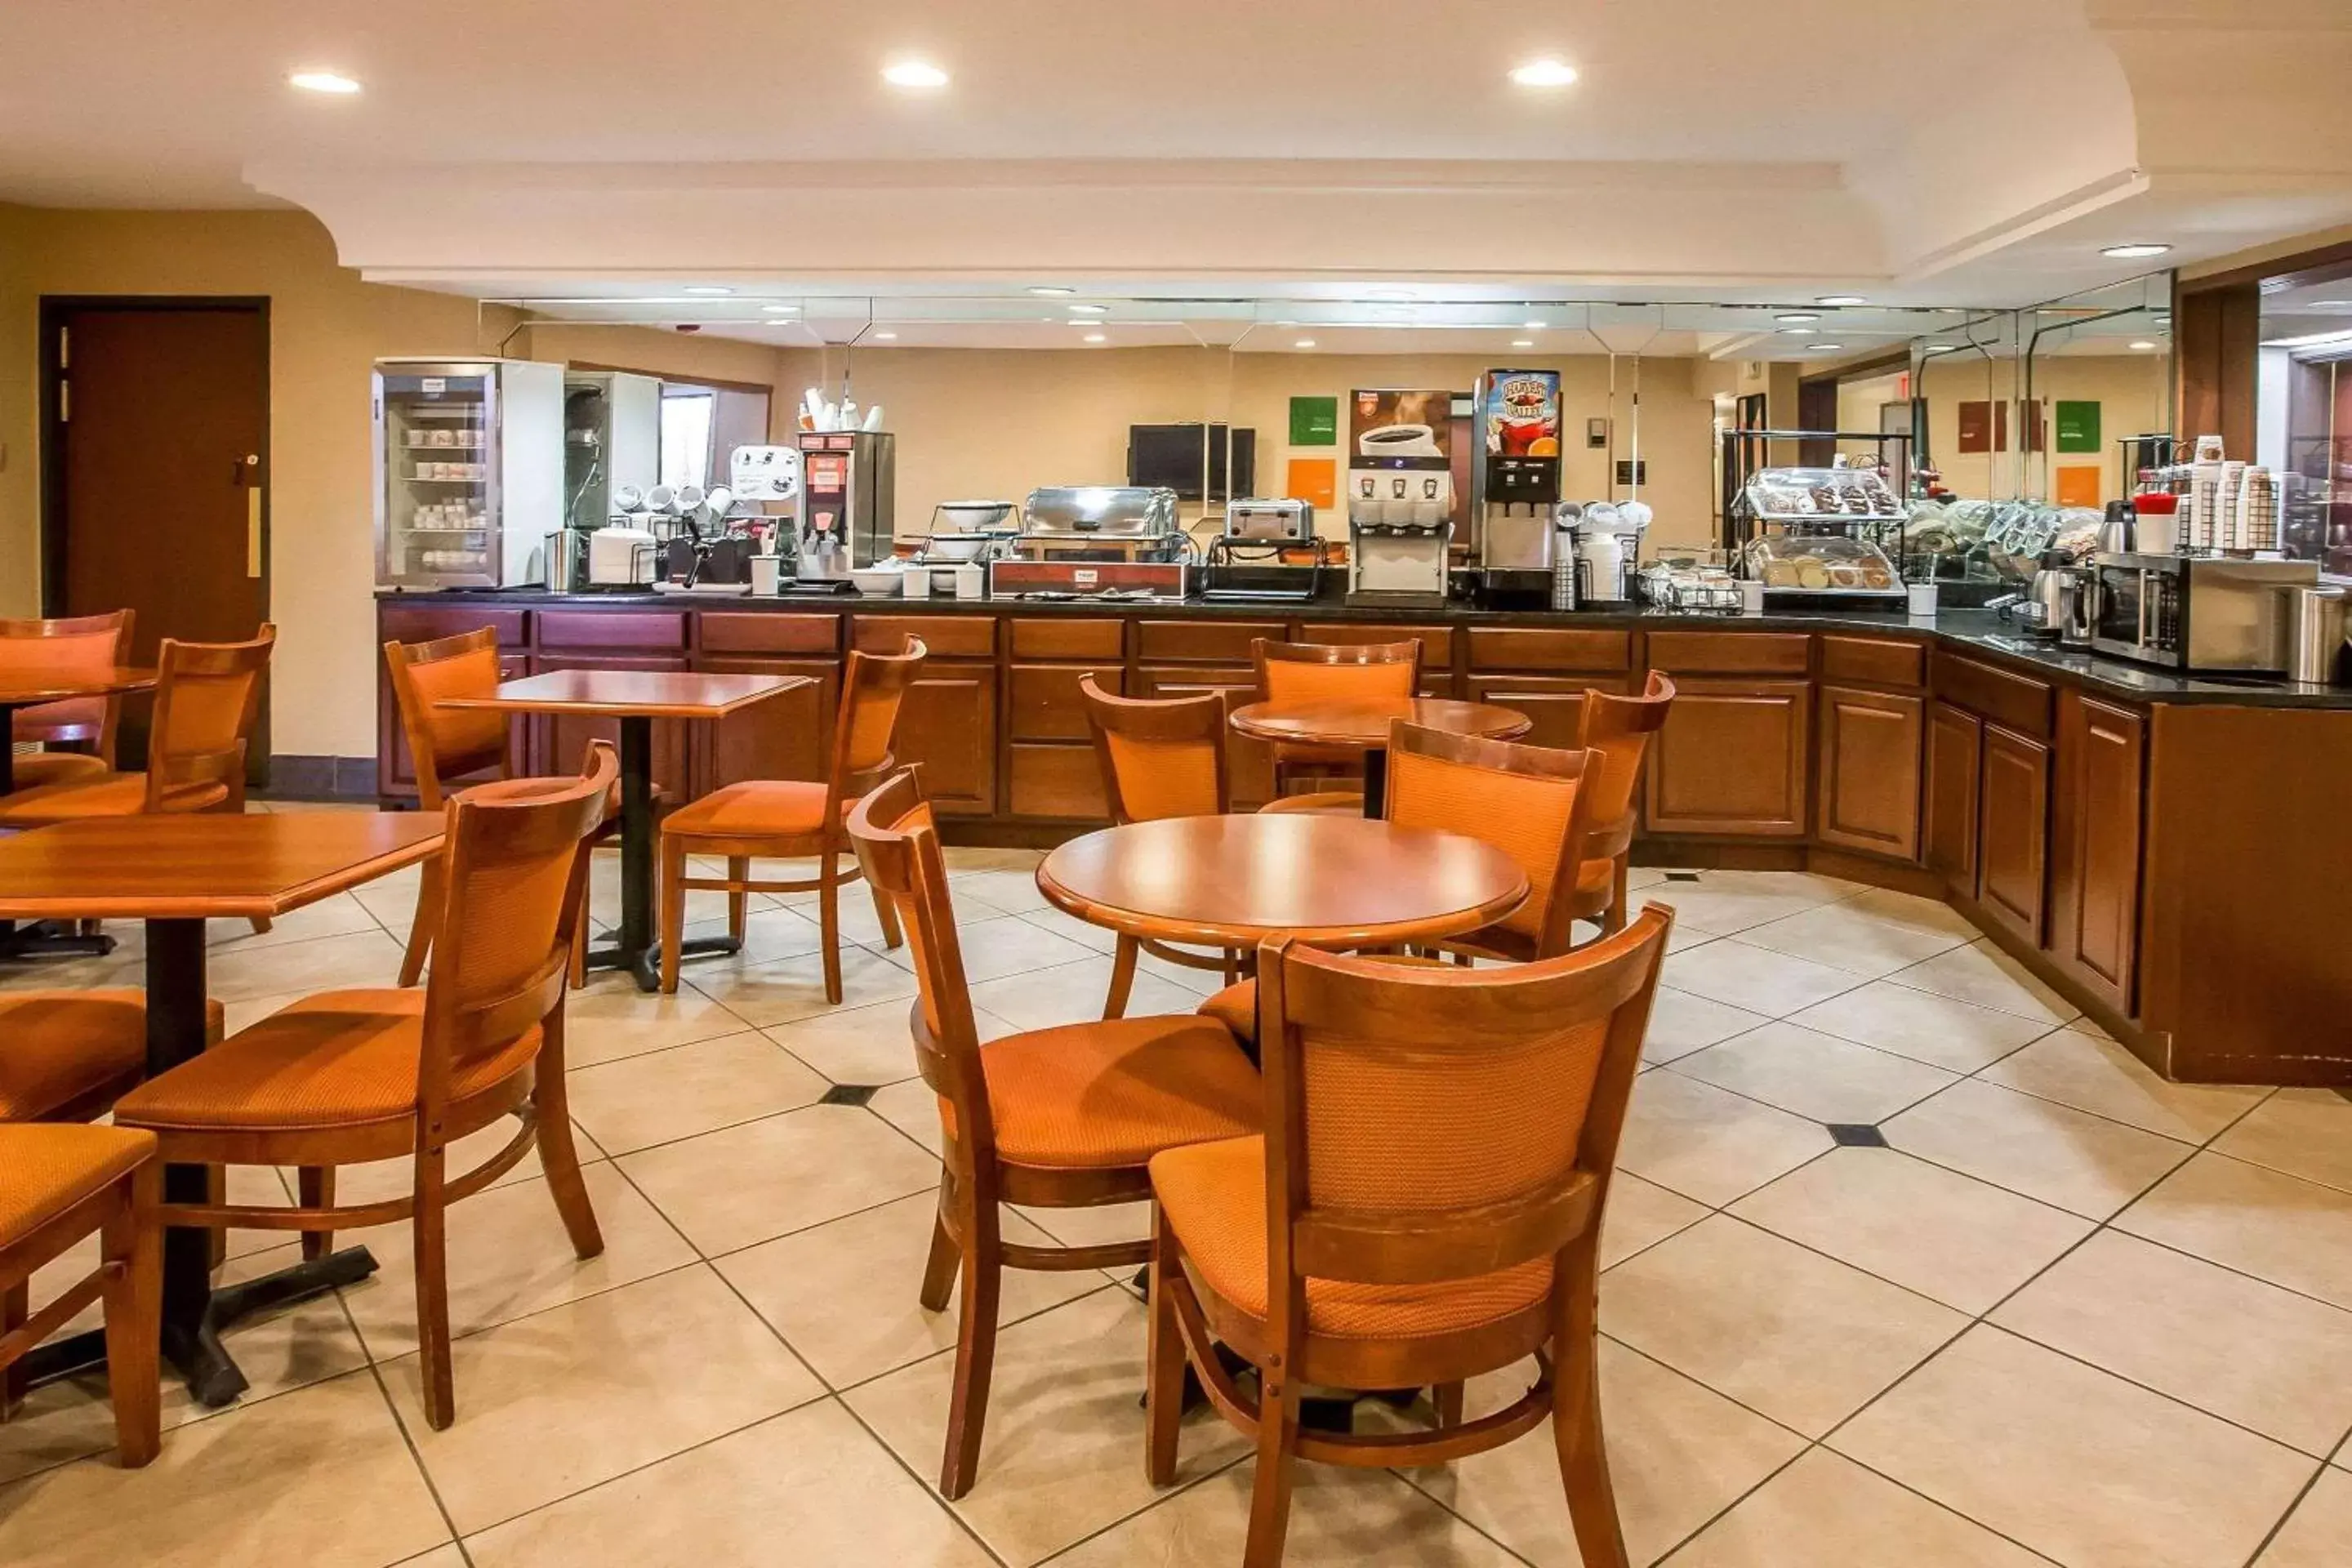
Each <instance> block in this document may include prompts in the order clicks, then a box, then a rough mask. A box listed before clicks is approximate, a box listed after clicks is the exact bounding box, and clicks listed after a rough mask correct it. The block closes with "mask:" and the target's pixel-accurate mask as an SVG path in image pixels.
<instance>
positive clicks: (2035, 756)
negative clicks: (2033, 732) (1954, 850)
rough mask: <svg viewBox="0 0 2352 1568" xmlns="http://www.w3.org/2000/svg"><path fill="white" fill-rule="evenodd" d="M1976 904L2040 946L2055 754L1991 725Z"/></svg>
mask: <svg viewBox="0 0 2352 1568" xmlns="http://www.w3.org/2000/svg"><path fill="white" fill-rule="evenodd" d="M1982 788H1983V805H1982V808H1981V826H1979V828H1978V830H1977V901H1978V902H1979V903H1980V904H1982V905H1983V906H1984V908H1985V910H1986V911H1987V912H1988V913H1990V915H1992V916H1993V918H1994V919H1996V920H1998V921H2001V922H2002V923H2003V924H2005V925H2007V926H2008V927H2009V928H2010V929H2011V931H2015V932H2017V934H2018V935H2020V936H2021V937H2023V938H2025V939H2026V940H2027V941H2028V942H2033V943H2034V944H2036V945H2037V946H2038V945H2040V943H2041V942H2042V901H2043V891H2044V889H2045V888H2046V887H2047V885H2048V875H2049V847H2050V748H2049V747H2047V746H2045V745H2043V744H2042V742H2039V741H2036V740H2034V739H2032V737H2030V736H2025V735H2020V734H2017V733H2016V732H2014V731H2009V730H2004V729H2002V728H2001V727H2000V725H1998V724H1988V725H1986V726H1985V731H1984V783H1983V785H1982Z"/></svg>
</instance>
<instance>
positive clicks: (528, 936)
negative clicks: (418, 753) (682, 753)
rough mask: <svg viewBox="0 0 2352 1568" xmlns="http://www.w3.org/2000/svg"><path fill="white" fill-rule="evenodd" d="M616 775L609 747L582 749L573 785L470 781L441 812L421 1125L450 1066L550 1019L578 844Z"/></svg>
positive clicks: (576, 891) (574, 888) (443, 1088)
mask: <svg viewBox="0 0 2352 1568" xmlns="http://www.w3.org/2000/svg"><path fill="white" fill-rule="evenodd" d="M619 772H620V769H619V765H618V763H616V761H615V760H614V754H613V748H612V746H611V745H610V743H608V742H603V741H594V742H590V743H589V747H588V755H587V764H586V767H585V769H584V770H583V772H582V773H581V774H580V776H579V777H578V778H576V779H562V778H557V779H510V780H503V781H500V782H499V783H496V784H478V785H476V786H475V787H474V788H472V789H469V790H462V791H459V792H458V793H457V794H456V795H452V796H451V797H450V798H449V800H448V801H447V803H446V805H444V806H443V808H442V809H443V812H444V815H445V818H446V822H447V825H448V826H447V837H446V841H445V842H444V844H443V845H442V848H441V855H442V866H443V875H442V878H441V892H442V906H441V911H440V918H439V921H438V922H437V924H436V927H435V931H436V936H435V940H434V947H433V969H432V973H431V974H430V975H429V976H428V977H427V980H426V982H425V1044H424V1058H423V1060H422V1061H421V1062H420V1063H419V1070H418V1089H419V1109H420V1114H421V1115H422V1116H423V1117H424V1118H425V1122H426V1124H427V1125H428V1126H429V1125H431V1123H432V1122H433V1121H434V1120H435V1119H436V1117H437V1116H438V1115H439V1112H440V1109H441V1107H442V1105H444V1104H445V1103H446V1096H447V1089H448V1084H449V1081H450V1078H451V1076H452V1074H453V1072H454V1071H455V1069H456V1068H457V1067H458V1066H459V1065H460V1064H462V1063H463V1062H465V1061H467V1060H468V1059H470V1058H474V1057H476V1056H478V1055H481V1054H483V1053H486V1052H490V1051H495V1050H497V1049H499V1048H500V1047H504V1046H505V1045H507V1044H509V1042H511V1041H513V1040H514V1039H516V1038H517V1037H520V1036H521V1035H522V1034H523V1033H525V1032H526V1031H528V1030H530V1028H532V1027H534V1026H541V1025H548V1024H549V1023H550V1021H551V1019H555V1018H556V1016H557V1015H558V1014H559V1013H560V1011H561V1009H562V1005H563V993H564V980H565V976H566V973H567V972H568V970H569V968H570V964H571V956H572V928H573V926H574V924H575V923H576V922H577V921H578V920H579V918H580V904H581V898H580V892H581V889H582V888H583V887H584V886H585V885H586V879H587V876H588V861H589V850H588V846H589V842H590V839H591V837H592V836H593V834H594V833H595V830H596V827H597V826H598V825H599V824H600V823H601V822H603V820H604V807H605V802H606V800H607V799H608V798H609V796H610V795H611V793H612V788H613V781H614V779H615V778H616V777H617V776H619Z"/></svg>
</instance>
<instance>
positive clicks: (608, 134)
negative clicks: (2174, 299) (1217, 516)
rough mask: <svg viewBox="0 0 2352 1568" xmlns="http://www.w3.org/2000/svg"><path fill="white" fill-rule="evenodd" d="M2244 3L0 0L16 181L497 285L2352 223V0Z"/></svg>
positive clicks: (749, 283) (1126, 270)
mask: <svg viewBox="0 0 2352 1568" xmlns="http://www.w3.org/2000/svg"><path fill="white" fill-rule="evenodd" d="M2261 11H2262V21H2263V26H2260V27H2249V26H2245V22H2246V18H2247V8H2246V5H2245V4H2244V3H2243V0H1972V3H1971V4H1969V5H1954V6H1931V5H1926V4H1921V3H1916V0H1914V3H1912V4H1896V5H1887V4H1885V0H1751V3H1750V4H1748V5H1742V6H1740V7H1738V8H1737V9H1736V10H1727V9H1726V7H1724V6H1723V5H1721V4H1720V0H1644V3H1643V4H1641V5H1610V6H1596V5H1587V6H1578V7H1565V6H1551V7H1544V6H1517V7H1511V8H1507V9H1498V8H1496V7H1495V6H1493V5H1472V4H1469V3H1468V0H1422V3H1421V4H1418V5H1410V6H1408V5H1364V4H1362V0H1189V3H1188V4H1185V5H1168V6H1151V7H1146V6H1116V7H1106V6H1104V5H1100V4H1098V3H1097V4H1092V5H1076V4H1074V3H1072V0H990V3H988V4H985V5H980V4H973V3H971V0H961V3H958V0H898V3H896V4H894V5H887V6H885V5H872V4H870V3H868V4H858V5H850V4H846V3H844V0H797V3H793V4H783V5H779V4H776V3H774V0H757V3H754V0H689V3H688V4H683V5H681V4H677V3H676V0H670V3H667V4H654V3H652V0H560V3H559V0H497V3H495V4H484V3H482V0H462V3H461V0H393V3H391V4H385V3H383V0H373V3H370V4H366V5H362V4H357V3H355V0H176V3H168V0H8V4H7V5H6V6H5V24H0V25H4V26H5V47H0V200H16V201H22V202H30V203H35V204H56V205H146V206H167V207H216V206H224V205H253V204H257V203H263V202H271V201H278V202H290V203H293V204H295V205H301V206H304V207H307V208H309V209H310V211H312V212H314V213H316V214H317V215H318V216H320V218H321V220H322V221H324V222H325V223H326V224H327V226H328V227H329V228H330V229H331V231H332V232H333V234H334V236H335V238H336V241H337V243H338V246H339V248H340V251H341V256H342V258H343V259H344V261H345V262H346V263H347V264H348V265H352V266H355V267H358V268H361V269H362V271H363V272H364V273H365V274H366V275H367V276H369V277H372V278H376V279H383V280H386V281H397V282H404V283H409V284H414V285H417V286H424V287H437V288H443V289H453V290H456V291H460V292H464V293H468V294H473V295H477V296H482V297H514V296H531V297H537V296H542V295H554V296H562V297H578V296H587V295H596V294H601V293H606V292H612V291H620V292H631V293H640V294H652V295H656V296H661V295H665V294H674V293H676V292H677V289H680V288H681V287H683V286H684V285H686V284H688V283H693V282H705V283H709V282H724V283H727V284H730V285H732V286H733V287H735V288H737V289H739V291H740V293H742V294H744V295H747V296H749V295H753V294H760V295H766V294H772V293H779V294H786V295H793V294H801V293H807V292H812V291H813V292H817V293H823V292H825V291H827V290H835V291H853V292H866V293H873V292H887V293H889V294H891V295H892V296H894V297H898V298H904V297H907V296H910V295H916V294H921V293H927V292H928V293H934V294H940V295H949V296H953V295H970V294H972V293H974V292H983V293H995V294H999V295H1006V296H1012V297H1016V298H1017V297H1018V296H1019V292H1020V289H1021V286H1022V285H1024V284H1026V283H1029V282H1034V281H1040V280H1054V281H1069V282H1072V283H1074V284H1076V285H1078V286H1080V287H1083V288H1086V289H1090V290H1097V291H1101V292H1105V293H1112V294H1118V293H1127V294H1139V295H1150V294H1192V295H1197V294H1199V293H1202V292H1204V291H1214V292H1217V293H1222V294H1227V295H1233V296H1237V297H1243V298H1248V297H1259V298H1292V299H1299V298H1311V297H1314V296H1316V295H1317V294H1318V293H1319V294H1321V295H1323V296H1324V297H1327V298H1334V297H1336V298H1349V297H1358V296H1360V295H1361V294H1362V292H1363V291H1364V290H1365V289H1367V288H1368V287H1370V286H1373V285H1376V284H1380V283H1391V284H1397V285H1403V286H1410V287H1413V288H1416V289H1420V290H1422V291H1423V295H1424V297H1427V298H1437V297H1459V298H1473V297H1478V296H1481V295H1483V296H1485V297H1486V298H1490V299H1513V298H1528V297H1545V296H1549V297H1553V298H1573V299H1580V300H1609V299H1617V300H1629V299H1630V300H1733V301H1746V302H1753V303H1763V302H1771V301H1780V300H1797V301H1803V300H1809V299H1810V298H1811V297H1812V296H1813V295H1814V294H1817V293H1832V292H1853V293H1860V294H1864V295H1866V296H1868V297H1869V298H1870V299H1872V300H1874V301H1876V302H1879V303H1882V304H1890V303H1891V304H1917V305H1930V304H1951V303H1956V302H1965V303H1969V304H1976V305H2004V304H2020V303H2027V302H2031V301H2033V300H2043V299H2049V298H2053V297H2054V296H2057V295H2059V294H2063V293H2067V292H2071V291H2073V290H2074V289H2083V288H2087V287H2091V286H2094V285H2096V284H2100V283H2104V282H2107V281H2110V280H2112V279H2116V278H2120V277H2123V276H2125V275H2126V274H2128V273H2130V272H2132V271H2135V270H2137V269H2139V268H2142V267H2145V266H2146V265H2147V264H2146V263H2128V262H2125V263H2119V262H2114V261H2109V260H2107V259H2105V258H2101V257H2100V256H2099V255H2098V254H2097V252H2098V248H2099V247H2101V246H2102V245H2105V244H2112V243H2116V242H2117V241H2121V240H2127V239H2137V238H2144V237H2155V238H2160V239H2167V240H2170V241H2171V242H2173V243H2174V245H2175V246H2176V249H2175V250H2174V252H2173V253H2172V254H2171V255H2170V256H2168V258H2166V262H2167V264H2171V263H2175V262H2186V261H2193V260H2196V259H2199V258H2201V257H2206V256H2211V255H2216V254H2221V253H2223V252H2226V251H2229V250H2232V249H2235V248H2238V247H2243V246H2248V245H2252V244H2258V243H2263V242H2266V241H2269V240H2273V239H2276V238H2280V237H2285V236H2288V235H2292V234H2295V233H2301V232H2307V231H2309V230H2312V229H2315V228H2319V227H2324V226H2329V225H2333V224H2340V223H2344V222H2347V221H2352V117H2346V116H2344V115H2343V114H2342V113H2341V112H2340V107H2339V106H2340V101H2341V91H2342V84H2343V82H2344V81H2345V80H2346V79H2352V5H2347V4H2345V3H2344V0H2264V4H2263V6H2262V8H2261ZM1547 54H1549V55H1556V56H1558V57H1559V58H1564V59H1567V60H1570V61H1571V62H1573V63H1574V64H1575V65H1576V66H1577V67H1578V68H1580V71H1581V72H1582V79H1581V80H1580V82H1578V83H1577V84H1576V85H1575V86H1574V87H1572V88H1570V89H1565V90H1563V91H1558V92H1534V91H1529V90H1528V89H1518V88H1516V87H1514V86H1512V85H1511V84H1510V83H1508V82H1507V80H1506V79H1505V72H1506V71H1507V68H1509V67H1510V66H1512V65H1514V64H1517V63H1519V62H1520V61H1523V60H1525V59H1527V58H1531V57H1534V56H1538V55H1547ZM908 55H916V56H920V57H923V58H929V59H932V60H936V61H937V62H938V63H939V64H940V65H941V66H943V67H945V68H947V69H949V70H950V72H951V73H952V74H953V78H954V79H953V81H952V82H951V84H950V86H949V87H948V88H946V89H943V90H941V91H940V92H937V93H934V94H929V95H910V94H908V93H906V92H903V91H900V90H898V89H891V88H888V87H887V86H885V85H884V84H883V83H882V82H881V81H880V80H879V79H878V77H877V71H878V68H879V67H880V65H881V64H882V63H883V62H884V61H885V60H887V59H889V58H897V57H900V56H908ZM299 67H328V68H335V69H338V70H341V71H345V72H348V73H350V74H352V75H353V76H355V77H357V78H359V79H361V80H362V82H364V83H365V87H366V90H365V91H364V92H363V93H362V94H361V95H359V96H358V97H356V98H351V99H325V98H318V97H314V96H311V95H307V94H302V93H298V92H294V91H292V90H291V89H289V88H288V87H287V86H286V84H285V82H284V76H285V73H286V72H287V71H289V70H290V69H293V68H299ZM1449 290H1450V291H1452V293H1451V294H1450V295H1449V293H1448V291H1449Z"/></svg>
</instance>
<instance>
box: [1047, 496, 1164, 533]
mask: <svg viewBox="0 0 2352 1568" xmlns="http://www.w3.org/2000/svg"><path fill="white" fill-rule="evenodd" d="M1021 531H1022V532H1024V533H1031V534H1075V535H1081V536H1084V537H1087V538H1097V537H1100V536H1101V535H1104V534H1125V535H1132V536H1139V537H1144V538H1153V537H1158V536H1160V535H1164V534H1171V533H1173V532H1175V531H1176V492H1175V491H1174V490H1172V489H1150V488H1147V487H1145V486H1142V485H1049V486H1045V487H1043V488H1041V489H1034V490H1031V491H1030V492H1029V500H1027V501H1026V502H1025V503H1024V505H1023V507H1022V509H1021Z"/></svg>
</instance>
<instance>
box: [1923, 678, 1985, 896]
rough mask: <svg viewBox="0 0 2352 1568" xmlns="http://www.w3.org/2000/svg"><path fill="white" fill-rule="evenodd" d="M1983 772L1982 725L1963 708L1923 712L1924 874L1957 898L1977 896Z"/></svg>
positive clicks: (1935, 708)
mask: <svg viewBox="0 0 2352 1568" xmlns="http://www.w3.org/2000/svg"><path fill="white" fill-rule="evenodd" d="M1983 772H1984V722H1983V721H1981V720H1979V718H1978V717H1977V716H1976V715H1975V714H1973V713H1971V712H1969V711H1968V710H1966V709H1964V708H1955V707H1953V706H1952V705H1951V704H1950V703H1948V702H1937V703H1935V704H1934V705H1932V706H1931V707H1930V708H1929V709H1928V710H1927V809H1926V816H1927V821H1926V823H1925V825H1924V827H1923V829H1922V832H1921V837H1922V839H1923V841H1924V848H1925V850H1926V859H1927V868H1928V869H1929V870H1931V871H1940V872H1942V873H1943V877H1944V886H1946V887H1947V888H1948V889H1951V890H1952V891H1953V892H1955V893H1958V894H1959V895H1960V896H1961V897H1962V898H1968V899H1973V898H1975V897H1976V896H1977V793H1978V788H1977V786H1978V784H1979V782H1980V780H1981V778H1982V775H1983Z"/></svg>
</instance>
